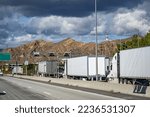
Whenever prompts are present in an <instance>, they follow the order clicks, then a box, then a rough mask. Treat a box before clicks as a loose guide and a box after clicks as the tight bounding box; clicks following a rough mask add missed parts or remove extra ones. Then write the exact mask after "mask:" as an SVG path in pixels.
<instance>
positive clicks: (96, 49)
mask: <svg viewBox="0 0 150 117" xmlns="http://www.w3.org/2000/svg"><path fill="white" fill-rule="evenodd" d="M95 39H96V44H95V56H96V80H98V38H97V0H95Z"/></svg>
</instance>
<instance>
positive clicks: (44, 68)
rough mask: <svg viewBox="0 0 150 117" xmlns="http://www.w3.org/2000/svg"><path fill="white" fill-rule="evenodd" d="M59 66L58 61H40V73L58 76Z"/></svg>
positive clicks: (41, 74)
mask: <svg viewBox="0 0 150 117" xmlns="http://www.w3.org/2000/svg"><path fill="white" fill-rule="evenodd" d="M57 66H58V62H57V61H41V62H39V63H38V75H40V76H54V77H56V76H57V74H58V69H57Z"/></svg>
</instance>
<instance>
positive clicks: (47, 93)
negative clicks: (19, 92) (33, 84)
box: [43, 92, 52, 96]
mask: <svg viewBox="0 0 150 117" xmlns="http://www.w3.org/2000/svg"><path fill="white" fill-rule="evenodd" d="M43 93H44V94H46V95H50V96H51V95H52V94H51V93H48V92H43Z"/></svg>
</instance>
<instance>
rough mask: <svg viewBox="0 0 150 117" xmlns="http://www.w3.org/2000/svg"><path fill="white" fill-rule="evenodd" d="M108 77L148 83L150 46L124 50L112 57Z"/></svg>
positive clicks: (124, 81) (126, 81)
mask: <svg viewBox="0 0 150 117" xmlns="http://www.w3.org/2000/svg"><path fill="white" fill-rule="evenodd" d="M111 64H112V65H111V71H110V74H109V75H108V77H111V78H118V80H119V83H120V82H122V83H128V81H130V82H131V83H133V84H135V83H141V84H147V82H148V80H150V46H149V47H142V48H135V49H128V50H122V51H120V53H116V54H115V55H114V57H113V59H112V63H111Z"/></svg>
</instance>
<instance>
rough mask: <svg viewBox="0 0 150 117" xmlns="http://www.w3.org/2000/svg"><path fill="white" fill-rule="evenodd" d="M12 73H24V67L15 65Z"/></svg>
mask: <svg viewBox="0 0 150 117" xmlns="http://www.w3.org/2000/svg"><path fill="white" fill-rule="evenodd" d="M12 74H23V68H22V67H20V66H14V67H13V69H12Z"/></svg>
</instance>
